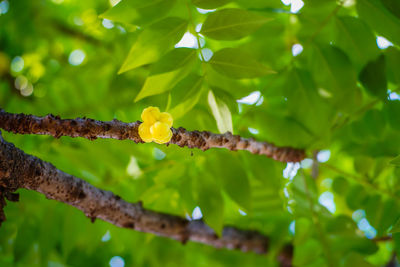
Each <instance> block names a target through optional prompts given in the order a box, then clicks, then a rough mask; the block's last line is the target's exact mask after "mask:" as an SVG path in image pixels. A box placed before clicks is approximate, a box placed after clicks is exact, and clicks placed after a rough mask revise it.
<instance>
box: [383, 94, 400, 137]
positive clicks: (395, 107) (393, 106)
mask: <svg viewBox="0 0 400 267" xmlns="http://www.w3.org/2000/svg"><path fill="white" fill-rule="evenodd" d="M384 112H385V115H386V119H387V122H388V123H389V125H390V127H391V128H392V129H393V130H395V131H400V101H398V100H395V101H386V102H385V105H384Z"/></svg>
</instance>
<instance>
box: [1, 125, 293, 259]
mask: <svg viewBox="0 0 400 267" xmlns="http://www.w3.org/2000/svg"><path fill="white" fill-rule="evenodd" d="M115 127H116V128H114V131H116V130H115V129H118V126H115ZM51 129H53V128H51ZM95 129H97V128H95ZM122 129H125V127H123V128H122ZM109 133H110V134H112V133H115V132H113V131H111V132H109ZM88 134H89V133H88ZM88 136H90V134H89V135H88ZM0 187H2V188H5V189H6V190H7V191H8V192H10V191H15V190H17V189H18V188H25V189H29V190H35V191H37V192H40V193H42V194H44V195H45V196H46V197H47V198H49V199H54V200H57V201H60V202H64V203H66V204H69V205H72V206H74V207H76V208H78V209H80V210H82V211H83V212H84V213H85V215H86V216H88V217H89V218H91V219H92V220H95V219H96V218H99V219H102V220H104V221H107V222H109V223H112V224H114V225H116V226H119V227H124V228H131V229H134V230H137V231H141V232H148V233H153V234H156V235H159V236H164V237H168V238H172V239H175V240H178V241H180V242H182V243H185V242H187V241H194V242H199V243H203V244H206V245H210V246H213V247H216V248H227V249H238V250H241V251H244V252H247V251H253V252H255V253H266V252H267V251H268V246H269V239H268V237H266V236H264V235H262V234H261V233H259V232H257V231H246V230H240V229H237V228H234V227H225V228H224V229H223V232H222V236H220V237H218V236H217V235H216V233H215V232H214V230H212V229H211V228H210V227H208V226H207V225H206V224H205V223H204V222H203V221H201V220H192V221H189V220H186V219H184V218H181V217H178V216H174V215H169V214H164V213H160V212H155V211H151V210H147V209H145V208H143V206H142V203H141V202H138V203H128V202H126V201H124V200H123V199H122V198H120V197H119V196H117V195H114V194H113V193H112V192H110V191H105V190H101V189H99V188H96V187H94V186H92V185H91V184H89V183H88V182H86V181H84V180H81V179H79V178H76V177H74V176H72V175H69V174H67V173H64V172H62V171H61V170H58V169H57V168H56V167H54V166H53V165H52V164H51V163H48V162H45V161H43V160H41V159H39V158H37V157H34V156H32V155H28V154H25V153H24V152H23V151H22V150H20V149H18V148H16V147H15V146H14V145H13V144H10V143H7V142H6V141H4V140H3V139H1V135H0ZM0 204H1V203H0ZM0 213H1V212H0ZM0 215H1V214H0ZM291 255H292V253H291V249H290V246H289V249H288V247H285V249H284V250H283V251H282V253H281V254H280V255H279V257H278V260H279V261H280V262H281V264H282V266H290V262H291Z"/></svg>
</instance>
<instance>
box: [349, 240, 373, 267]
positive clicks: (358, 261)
mask: <svg viewBox="0 0 400 267" xmlns="http://www.w3.org/2000/svg"><path fill="white" fill-rule="evenodd" d="M375 247H376V245H375ZM376 250H377V248H376V249H375V251H376ZM343 266H344V267H354V266H363V267H374V265H372V264H371V263H369V262H368V261H366V260H365V257H363V256H361V255H359V254H356V253H351V254H350V255H349V256H348V257H347V258H346V259H345V262H344V265H343Z"/></svg>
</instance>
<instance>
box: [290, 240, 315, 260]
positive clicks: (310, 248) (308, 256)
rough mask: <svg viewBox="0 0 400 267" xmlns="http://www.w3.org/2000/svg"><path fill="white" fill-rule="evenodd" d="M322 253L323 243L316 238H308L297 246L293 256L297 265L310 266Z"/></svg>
mask: <svg viewBox="0 0 400 267" xmlns="http://www.w3.org/2000/svg"><path fill="white" fill-rule="evenodd" d="M321 253H322V248H321V244H320V243H319V242H318V241H317V240H315V239H312V238H310V239H308V240H307V241H306V242H305V243H304V244H302V245H301V246H296V247H295V250H294V256H293V264H294V265H295V266H309V264H311V263H313V262H314V261H315V260H316V259H317V258H318V256H319V255H321Z"/></svg>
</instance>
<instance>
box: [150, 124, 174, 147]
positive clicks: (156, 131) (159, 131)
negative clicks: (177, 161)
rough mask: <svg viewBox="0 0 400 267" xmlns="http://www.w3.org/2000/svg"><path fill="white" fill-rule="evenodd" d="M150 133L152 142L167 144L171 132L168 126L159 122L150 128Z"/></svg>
mask: <svg viewBox="0 0 400 267" xmlns="http://www.w3.org/2000/svg"><path fill="white" fill-rule="evenodd" d="M150 133H151V136H152V137H153V141H154V142H156V143H158V144H164V143H167V142H169V140H171V137H172V131H171V129H170V127H169V126H168V124H166V123H162V122H159V121H158V122H156V123H154V124H153V125H152V126H151V127H150Z"/></svg>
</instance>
